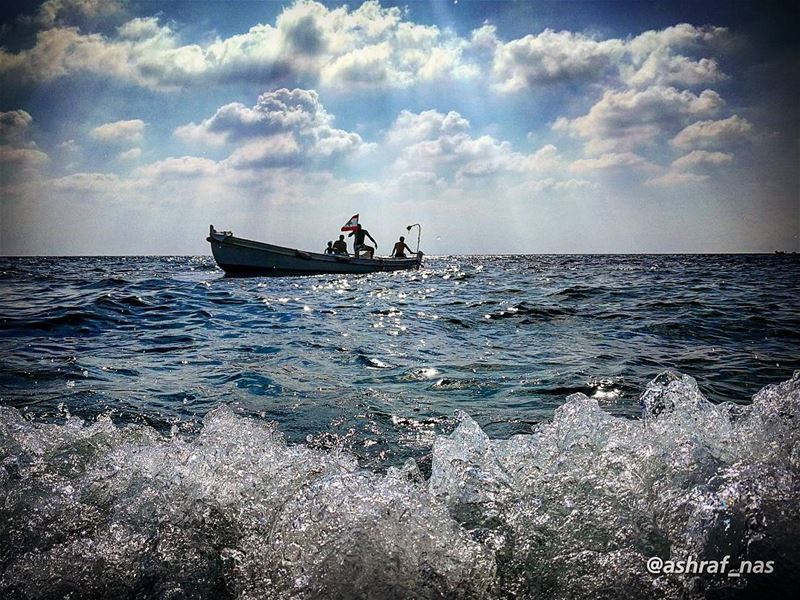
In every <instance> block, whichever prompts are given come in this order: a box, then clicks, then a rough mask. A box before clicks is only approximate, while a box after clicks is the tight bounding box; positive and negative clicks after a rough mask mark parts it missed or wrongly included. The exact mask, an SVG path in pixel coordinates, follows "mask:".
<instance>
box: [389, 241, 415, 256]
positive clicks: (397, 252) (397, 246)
mask: <svg viewBox="0 0 800 600" xmlns="http://www.w3.org/2000/svg"><path fill="white" fill-rule="evenodd" d="M406 250H408V253H409V254H414V252H413V251H412V250H411V248H409V247H408V246H407V245H406V238H404V237H403V236H402V235H401V236H400V241H398V242H395V243H394V248H393V249H392V258H408V257H407V256H406Z"/></svg>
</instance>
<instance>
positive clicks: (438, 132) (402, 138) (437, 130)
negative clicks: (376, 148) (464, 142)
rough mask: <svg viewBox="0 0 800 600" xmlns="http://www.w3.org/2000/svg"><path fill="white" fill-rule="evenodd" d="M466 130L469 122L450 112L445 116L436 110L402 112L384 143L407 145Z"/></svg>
mask: <svg viewBox="0 0 800 600" xmlns="http://www.w3.org/2000/svg"><path fill="white" fill-rule="evenodd" d="M468 129H469V121H468V120H467V119H465V118H464V117H462V116H461V115H460V114H458V113H457V112H455V111H452V110H451V111H450V112H448V113H447V114H444V113H441V112H439V111H436V110H425V111H422V112H420V113H413V112H411V111H408V110H402V111H400V114H399V115H398V116H397V118H396V119H395V121H394V123H393V124H392V127H391V129H390V130H389V132H388V133H387V135H386V141H387V142H388V143H389V144H397V145H407V144H410V143H415V142H421V141H422V140H433V139H436V138H439V137H441V136H442V135H454V134H457V133H463V132H465V131H467V130H468Z"/></svg>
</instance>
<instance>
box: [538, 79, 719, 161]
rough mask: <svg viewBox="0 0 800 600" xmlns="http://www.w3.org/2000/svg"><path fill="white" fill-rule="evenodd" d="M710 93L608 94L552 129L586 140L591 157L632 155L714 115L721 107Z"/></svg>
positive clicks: (661, 90) (663, 89)
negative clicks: (687, 125) (703, 117)
mask: <svg viewBox="0 0 800 600" xmlns="http://www.w3.org/2000/svg"><path fill="white" fill-rule="evenodd" d="M723 104H724V103H723V101H722V98H720V96H719V94H717V93H716V92H714V91H712V90H704V91H703V92H701V93H700V94H699V95H696V94H694V93H692V92H690V91H688V90H684V91H679V90H677V89H675V88H673V87H661V86H653V87H650V88H647V89H645V90H624V91H615V90H607V91H606V92H605V93H604V94H603V97H602V98H601V99H600V100H599V101H598V102H597V103H596V104H595V105H594V106H592V108H591V109H590V110H589V112H588V113H587V114H586V115H584V116H582V117H577V118H575V119H567V118H564V117H561V118H559V119H558V120H557V121H556V122H555V123H554V125H553V129H556V130H561V131H566V132H569V133H571V134H573V135H577V136H579V137H581V138H583V139H585V140H586V151H587V152H589V153H590V154H595V153H600V152H609V151H617V152H624V151H631V150H633V149H635V148H637V147H640V146H643V145H647V144H650V143H652V142H653V141H655V140H656V138H658V137H659V136H663V135H673V133H674V131H676V130H677V129H680V128H681V127H683V126H684V125H685V123H686V122H687V120H690V119H692V118H697V117H702V116H706V115H709V114H713V113H715V112H716V111H718V110H719V109H720V108H721V107H722V106H723Z"/></svg>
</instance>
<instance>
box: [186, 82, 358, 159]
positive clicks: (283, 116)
mask: <svg viewBox="0 0 800 600" xmlns="http://www.w3.org/2000/svg"><path fill="white" fill-rule="evenodd" d="M333 120H334V119H333V117H332V116H331V115H330V114H329V113H328V112H327V111H326V110H325V107H324V106H323V105H322V103H321V102H320V99H319V95H318V94H317V92H316V91H314V90H301V89H294V90H288V89H285V88H283V89H279V90H275V91H273V92H267V93H264V94H262V95H261V96H259V98H258V101H257V102H256V104H255V106H253V107H252V108H249V107H247V106H245V105H244V104H241V103H239V102H235V103H231V104H226V105H225V106H222V107H220V108H219V109H218V110H217V111H216V112H215V113H214V115H212V116H211V117H209V118H208V119H205V120H204V121H202V122H201V123H199V124H196V123H189V124H188V125H183V126H181V127H178V128H176V129H175V132H174V133H175V135H176V136H177V137H179V138H180V139H182V140H183V141H184V142H187V143H201V144H212V145H223V144H245V146H244V147H242V148H240V149H239V150H238V151H237V153H236V154H235V155H234V156H232V157H231V158H232V159H233V161H234V163H235V164H237V165H241V164H249V163H257V162H263V163H264V164H266V163H269V162H270V161H272V160H278V161H279V162H280V163H281V164H286V163H287V161H288V159H289V157H294V158H293V160H295V161H299V160H300V159H301V158H303V157H305V158H306V159H309V160H312V159H314V160H331V159H334V158H337V157H341V156H346V155H348V154H353V153H355V152H357V151H359V150H362V149H364V148H365V146H366V144H364V142H363V140H362V139H361V136H360V135H358V134H357V133H354V132H350V131H345V130H342V129H337V128H335V127H333ZM256 157H260V158H256Z"/></svg>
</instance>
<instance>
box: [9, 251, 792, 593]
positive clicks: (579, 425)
mask: <svg viewBox="0 0 800 600" xmlns="http://www.w3.org/2000/svg"><path fill="white" fill-rule="evenodd" d="M798 290H800V261H798V260H797V258H796V257H794V256H791V255H774V256H767V255H756V256H661V255H659V256H481V257H478V256H475V257H431V258H429V259H428V260H427V262H426V265H425V267H424V268H423V269H421V270H419V271H412V272H401V273H380V274H374V275H367V276H357V277H344V276H318V277H317V276H314V277H303V278H281V279H269V278H226V277H224V276H223V274H222V273H221V271H219V270H218V269H217V268H216V266H215V265H214V263H213V260H212V259H211V258H210V257H168V258H162V257H125V258H50V259H45V258H21V259H14V258H3V259H0V325H1V326H2V327H1V328H0V365H1V367H0V596H2V597H11V598H29V597H31V598H51V597H52V598H56V597H57V598H61V597H65V596H67V595H69V594H72V597H164V598H184V597H186V598H188V597H207V598H225V597H231V598H317V597H325V598H383V597H391V598H507V597H524V598H641V597H648V598H703V597H708V598H734V597H755V596H753V594H761V593H764V594H766V593H772V594H774V593H778V592H782V591H785V590H789V589H793V587H792V586H796V585H797V584H798V577H797V573H798V572H800V551H798V549H797V542H796V540H797V539H798V535H800V509H799V508H798V507H799V506H800V503H799V502H798V501H800V485H799V484H798V468H800V426H799V425H798V424H799V423H800V374H795V373H794V372H795V370H798V369H800V351H799V349H800V295H799V294H798ZM654 556H657V557H660V558H661V559H663V560H669V559H681V558H684V559H685V558H686V557H696V558H697V559H698V560H699V559H704V560H717V559H722V558H723V557H724V556H730V557H731V558H730V561H731V562H732V563H734V562H735V563H736V564H738V563H739V561H741V560H751V561H758V560H761V561H773V562H774V566H773V568H772V569H771V570H772V571H773V572H772V573H769V574H766V573H744V574H742V575H741V576H739V577H730V576H727V575H726V574H707V573H706V574H693V575H685V574H675V573H660V574H653V573H649V572H648V570H647V568H646V561H647V559H648V558H650V557H654Z"/></svg>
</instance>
